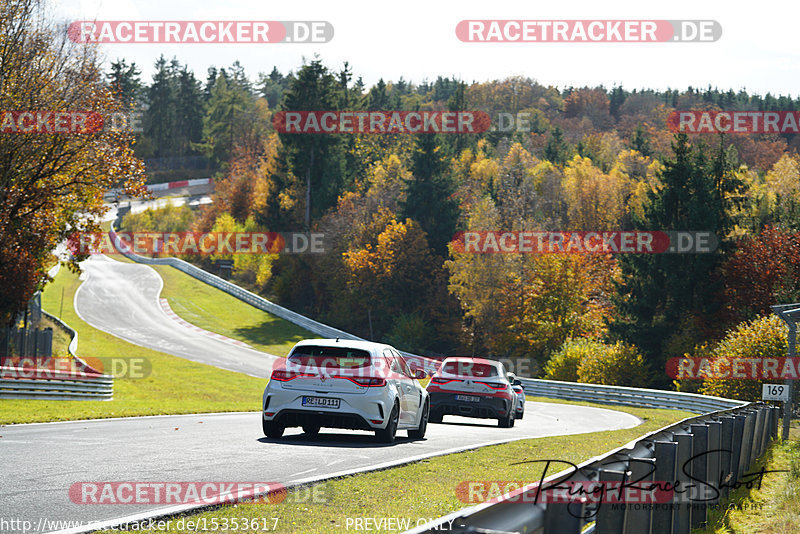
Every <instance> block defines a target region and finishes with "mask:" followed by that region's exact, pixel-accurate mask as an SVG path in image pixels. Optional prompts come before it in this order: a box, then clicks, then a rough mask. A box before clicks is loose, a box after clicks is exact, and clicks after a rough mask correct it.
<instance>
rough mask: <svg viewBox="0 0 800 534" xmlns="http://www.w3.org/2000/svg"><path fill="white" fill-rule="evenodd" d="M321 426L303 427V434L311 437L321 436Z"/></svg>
mask: <svg viewBox="0 0 800 534" xmlns="http://www.w3.org/2000/svg"><path fill="white" fill-rule="evenodd" d="M319 428H320V427H319V425H303V432H305V433H306V434H308V435H309V436H316V435H317V434H319Z"/></svg>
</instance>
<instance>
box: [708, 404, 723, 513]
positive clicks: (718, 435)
mask: <svg viewBox="0 0 800 534" xmlns="http://www.w3.org/2000/svg"><path fill="white" fill-rule="evenodd" d="M706 425H707V426H708V450H709V454H708V475H707V477H706V480H707V481H708V482H709V483H710V484H711V485H712V486H713V487H715V488H717V487H718V486H719V472H720V465H721V464H722V452H721V450H720V449H722V446H721V443H722V423H721V422H720V421H714V420H712V421H707V422H706ZM710 497H713V498H712V500H710V501H709V502H710V503H711V504H716V503H718V502H719V498H720V495H719V493H718V492H717V493H714V492H712V495H710Z"/></svg>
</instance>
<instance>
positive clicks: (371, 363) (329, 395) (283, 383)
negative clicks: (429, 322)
mask: <svg viewBox="0 0 800 534" xmlns="http://www.w3.org/2000/svg"><path fill="white" fill-rule="evenodd" d="M425 376H426V375H425V372H424V371H416V372H412V371H411V370H410V369H409V367H408V365H407V363H406V361H405V360H404V359H403V357H402V356H401V355H400V353H399V352H398V351H397V350H395V349H394V348H393V347H391V346H389V345H384V344H380V343H372V342H369V341H351V340H341V339H308V340H303V341H300V342H299V343H297V344H296V345H295V346H294V347H293V348H292V351H291V352H290V353H289V356H288V357H287V358H286V359H285V360H278V363H277V364H276V366H275V368H274V369H273V372H272V377H271V379H270V381H269V383H268V384H267V387H266V389H264V396H263V398H262V404H261V406H262V413H263V430H264V434H265V435H266V436H267V437H270V438H279V437H281V436H282V435H283V431H284V430H285V429H286V428H288V427H297V426H299V427H302V428H303V431H304V432H305V433H306V434H311V435H314V434H317V433H318V432H319V430H320V428H321V427H328V428H347V429H354V430H370V431H374V432H375V434H376V436H377V437H378V439H379V440H380V441H383V442H385V443H392V442H393V441H394V439H395V434H396V432H397V430H407V431H408V436H409V437H410V438H414V439H421V438H423V437H424V436H425V431H426V429H427V426H428V417H429V414H430V401H429V399H428V392H427V391H425V389H424V388H422V386H420V384H419V382H418V380H419V379H421V378H425Z"/></svg>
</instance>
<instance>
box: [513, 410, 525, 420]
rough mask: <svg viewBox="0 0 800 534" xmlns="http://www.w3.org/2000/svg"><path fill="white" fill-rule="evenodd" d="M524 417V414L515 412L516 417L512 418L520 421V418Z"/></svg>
mask: <svg viewBox="0 0 800 534" xmlns="http://www.w3.org/2000/svg"><path fill="white" fill-rule="evenodd" d="M523 415H525V412H517V415H516V416H515V417H514V418H515V419H519V420H522V416H523Z"/></svg>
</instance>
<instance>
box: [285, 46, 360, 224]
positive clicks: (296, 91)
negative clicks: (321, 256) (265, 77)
mask: <svg viewBox="0 0 800 534" xmlns="http://www.w3.org/2000/svg"><path fill="white" fill-rule="evenodd" d="M339 96H340V91H339V86H338V82H337V80H336V78H335V77H334V76H333V75H332V74H331V72H330V71H329V70H328V68H327V67H325V66H324V65H323V64H322V62H321V61H320V60H319V59H315V60H313V61H311V62H310V63H308V64H306V65H303V66H302V68H301V69H300V70H299V71H298V72H297V76H296V77H295V78H294V79H293V80H292V82H291V83H290V85H289V89H288V90H287V91H286V93H285V94H284V98H283V103H282V108H283V109H284V110H286V111H295V110H297V111H328V110H337V109H338V107H337V104H338V103H339ZM280 137H281V143H282V147H283V150H284V151H285V152H284V153H285V155H286V156H287V158H288V161H289V164H290V170H291V171H292V172H293V173H294V174H295V176H297V177H298V178H299V179H301V180H303V181H304V182H305V186H306V198H305V215H304V217H303V223H304V226H305V228H306V229H310V228H311V219H312V216H316V215H319V214H321V213H323V212H324V211H325V210H326V209H327V208H329V207H330V206H332V205H334V204H335V203H336V200H337V198H338V197H339V193H341V191H342V189H343V187H344V182H345V176H346V169H345V165H344V156H343V151H342V148H341V142H340V139H339V136H337V135H329V134H319V135H304V134H280Z"/></svg>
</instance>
